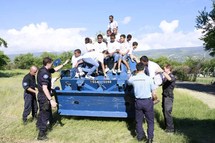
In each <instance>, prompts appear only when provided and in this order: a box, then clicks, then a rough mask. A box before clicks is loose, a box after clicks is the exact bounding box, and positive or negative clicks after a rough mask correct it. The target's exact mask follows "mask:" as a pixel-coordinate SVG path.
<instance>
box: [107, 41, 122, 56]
mask: <svg viewBox="0 0 215 143" xmlns="http://www.w3.org/2000/svg"><path fill="white" fill-rule="evenodd" d="M119 48H120V45H119V42H116V41H114V42H108V52H109V53H113V52H115V51H116V49H119Z"/></svg>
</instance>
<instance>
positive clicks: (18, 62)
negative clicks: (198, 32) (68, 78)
mask: <svg viewBox="0 0 215 143" xmlns="http://www.w3.org/2000/svg"><path fill="white" fill-rule="evenodd" d="M72 55H73V54H72V52H63V53H61V54H53V53H49V52H44V53H42V54H41V55H40V56H35V55H33V54H32V53H27V54H20V55H18V56H16V57H15V58H14V60H13V61H11V60H10V59H9V57H8V56H7V55H5V54H4V53H3V52H1V51H0V59H1V60H0V69H1V70H3V69H8V70H11V69H29V68H30V67H31V66H32V65H35V66H37V67H41V66H42V59H43V58H44V57H47V56H48V57H51V58H52V59H53V60H55V59H58V58H59V59H61V61H65V60H66V59H68V58H71V57H72ZM150 60H152V61H154V62H156V63H158V64H159V65H160V66H161V67H164V65H165V64H167V63H169V64H171V65H172V66H173V73H174V74H175V75H176V76H177V79H178V80H183V81H185V80H186V81H196V78H197V77H198V76H204V77H206V76H211V77H215V58H213V59H207V60H206V59H198V58H192V57H187V58H186V60H185V61H184V62H181V61H176V60H173V59H169V58H168V57H159V58H157V59H150ZM66 68H68V69H69V68H71V65H69V64H68V65H67V67H66Z"/></svg>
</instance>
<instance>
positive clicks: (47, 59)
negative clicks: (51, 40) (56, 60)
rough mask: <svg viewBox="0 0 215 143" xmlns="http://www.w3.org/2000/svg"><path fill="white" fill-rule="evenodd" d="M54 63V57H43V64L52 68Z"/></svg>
mask: <svg viewBox="0 0 215 143" xmlns="http://www.w3.org/2000/svg"><path fill="white" fill-rule="evenodd" d="M52 63H53V60H52V58H50V57H45V58H44V59H43V65H44V66H45V67H46V68H47V69H50V68H51V67H52Z"/></svg>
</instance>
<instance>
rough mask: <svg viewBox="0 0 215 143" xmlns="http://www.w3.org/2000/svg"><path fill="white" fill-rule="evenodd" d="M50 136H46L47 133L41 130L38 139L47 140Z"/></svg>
mask: <svg viewBox="0 0 215 143" xmlns="http://www.w3.org/2000/svg"><path fill="white" fill-rule="evenodd" d="M47 139H48V137H47V136H46V133H45V132H44V131H39V134H38V137H37V140H47Z"/></svg>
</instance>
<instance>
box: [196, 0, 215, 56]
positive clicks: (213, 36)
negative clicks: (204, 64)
mask: <svg viewBox="0 0 215 143" xmlns="http://www.w3.org/2000/svg"><path fill="white" fill-rule="evenodd" d="M199 14H200V15H199V16H197V17H196V28H197V29H201V30H202V34H203V36H202V37H201V38H200V39H201V40H203V41H204V46H205V47H204V48H205V50H206V51H209V52H210V55H211V56H213V57H214V56H215V1H213V3H212V10H211V11H210V12H207V11H206V8H204V10H203V11H199Z"/></svg>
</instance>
